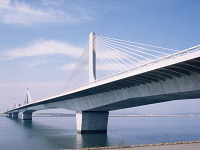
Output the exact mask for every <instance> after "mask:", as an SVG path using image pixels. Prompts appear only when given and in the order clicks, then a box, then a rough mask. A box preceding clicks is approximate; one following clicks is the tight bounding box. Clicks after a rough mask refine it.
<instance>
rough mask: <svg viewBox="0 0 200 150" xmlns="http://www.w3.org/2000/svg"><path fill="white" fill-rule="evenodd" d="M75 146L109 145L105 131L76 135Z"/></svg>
mask: <svg viewBox="0 0 200 150" xmlns="http://www.w3.org/2000/svg"><path fill="white" fill-rule="evenodd" d="M76 145H77V146H76V147H77V148H83V147H99V146H101V147H102V146H107V145H109V142H108V136H107V133H87V134H77V135H76Z"/></svg>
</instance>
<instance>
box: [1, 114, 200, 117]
mask: <svg viewBox="0 0 200 150" xmlns="http://www.w3.org/2000/svg"><path fill="white" fill-rule="evenodd" d="M0 116H7V115H6V114H0ZM33 117H76V115H75V114H33ZM109 117H200V115H117V114H116V115H115V114H111V115H109Z"/></svg>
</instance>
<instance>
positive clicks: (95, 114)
mask: <svg viewBox="0 0 200 150" xmlns="http://www.w3.org/2000/svg"><path fill="white" fill-rule="evenodd" d="M108 114H109V112H107V111H82V112H77V113H76V124H77V132H78V133H106V132H107V126H108Z"/></svg>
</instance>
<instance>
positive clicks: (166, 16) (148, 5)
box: [0, 0, 200, 113]
mask: <svg viewBox="0 0 200 150" xmlns="http://www.w3.org/2000/svg"><path fill="white" fill-rule="evenodd" d="M199 10H200V1H198V0H167V1H166V0H87V1H86V0H56V1H55V0H38V1H34V0H0V112H1V111H4V110H6V109H7V108H8V107H9V105H10V104H13V103H14V99H15V98H16V99H17V101H18V103H22V102H23V101H24V96H25V89H26V87H29V88H30V92H31V94H32V97H33V99H34V100H38V99H40V98H42V97H45V96H48V95H52V94H53V93H56V92H58V91H60V90H61V89H62V88H63V86H64V85H66V83H67V77H68V76H69V74H70V72H71V70H72V68H73V65H74V63H75V62H76V61H77V59H78V57H79V56H80V54H81V52H82V50H83V48H84V47H85V45H86V44H87V42H88V37H89V33H90V32H92V31H93V32H95V33H96V34H98V35H103V36H107V37H113V38H118V39H123V40H128V41H135V42H140V43H146V44H152V45H156V46H162V47H167V48H173V49H178V50H183V49H186V48H189V47H192V46H195V45H198V44H200V40H199V33H200V26H199V24H200V20H199V17H200V11H199ZM199 104H200V102H199V101H198V100H190V101H178V102H169V103H164V104H157V105H150V106H144V107H138V108H133V109H128V110H123V111H122V112H124V111H125V112H136V111H137V112H139V113H170V112H185V106H188V105H189V106H191V107H189V108H187V111H188V112H192V111H194V112H198V109H199V108H198V107H197V106H199ZM172 106H173V107H172ZM162 108H163V109H162ZM169 108H170V109H169ZM172 108H173V109H172Z"/></svg>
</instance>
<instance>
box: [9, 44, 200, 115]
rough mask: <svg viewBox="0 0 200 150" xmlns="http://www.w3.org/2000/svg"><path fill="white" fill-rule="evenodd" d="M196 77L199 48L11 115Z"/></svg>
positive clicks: (198, 67) (198, 63)
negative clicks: (49, 104) (47, 105)
mask: <svg viewBox="0 0 200 150" xmlns="http://www.w3.org/2000/svg"><path fill="white" fill-rule="evenodd" d="M199 73H200V50H199V46H196V47H193V48H190V49H187V50H184V51H181V52H178V53H176V54H173V55H170V56H168V57H165V58H162V59H159V60H156V61H153V62H150V63H147V64H145V65H142V66H138V67H135V68H133V69H130V70H127V71H124V72H121V73H118V74H116V75H113V76H109V77H106V78H104V79H100V80H97V81H96V82H93V83H90V84H86V85H83V86H81V87H77V88H75V89H72V90H70V91H66V92H63V93H61V94H58V95H55V96H52V97H48V98H45V99H42V100H39V101H35V102H33V103H30V104H26V105H24V106H21V107H18V108H15V109H13V110H10V111H18V110H20V109H24V108H28V107H32V106H37V105H41V104H47V103H53V102H59V101H63V100H69V99H74V98H78V97H84V96H89V95H94V94H99V93H104V92H108V91H114V90H118V89H122V88H127V87H136V86H140V85H145V84H147V83H153V82H159V81H165V80H166V79H172V78H174V77H182V76H190V75H191V74H199ZM8 112H9V111H8Z"/></svg>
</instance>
